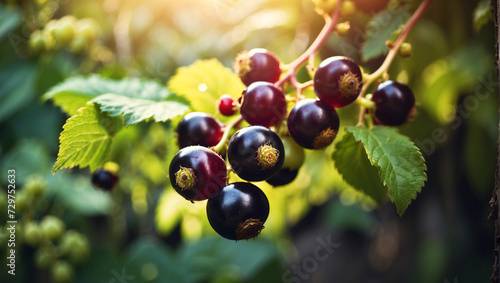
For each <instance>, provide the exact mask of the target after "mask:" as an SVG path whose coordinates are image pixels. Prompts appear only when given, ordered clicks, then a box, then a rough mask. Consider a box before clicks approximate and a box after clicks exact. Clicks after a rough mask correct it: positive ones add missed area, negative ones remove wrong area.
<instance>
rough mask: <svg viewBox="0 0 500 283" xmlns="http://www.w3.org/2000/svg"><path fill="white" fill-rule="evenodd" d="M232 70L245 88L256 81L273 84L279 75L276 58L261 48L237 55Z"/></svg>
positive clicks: (278, 65) (278, 64)
mask: <svg viewBox="0 0 500 283" xmlns="http://www.w3.org/2000/svg"><path fill="white" fill-rule="evenodd" d="M234 69H235V71H236V73H237V74H238V75H239V77H240V79H241V81H242V82H243V83H244V84H245V85H246V86H249V85H250V84H251V83H253V82H257V81H264V82H270V83H275V82H277V81H278V80H279V78H280V75H281V68H280V61H279V60H278V58H277V57H276V56H275V55H274V54H273V53H271V52H270V51H268V50H266V49H262V48H255V49H252V50H250V51H248V52H246V51H243V52H241V53H240V54H238V56H237V57H236V60H235V62H234Z"/></svg>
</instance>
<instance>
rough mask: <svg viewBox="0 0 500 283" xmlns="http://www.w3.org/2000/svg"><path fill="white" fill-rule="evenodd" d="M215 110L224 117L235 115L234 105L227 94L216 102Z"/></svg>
mask: <svg viewBox="0 0 500 283" xmlns="http://www.w3.org/2000/svg"><path fill="white" fill-rule="evenodd" d="M217 109H219V112H220V113H221V114H222V115H224V116H232V115H234V113H236V103H235V101H234V99H233V97H232V96H231V95H229V94H223V95H222V96H221V97H220V98H219V100H218V101H217Z"/></svg>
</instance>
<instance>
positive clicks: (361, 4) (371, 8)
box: [352, 0, 390, 14]
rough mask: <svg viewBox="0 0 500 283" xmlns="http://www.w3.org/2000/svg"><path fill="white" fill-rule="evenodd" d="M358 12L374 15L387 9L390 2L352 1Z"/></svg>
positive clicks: (383, 0) (376, 0)
mask: <svg viewBox="0 0 500 283" xmlns="http://www.w3.org/2000/svg"><path fill="white" fill-rule="evenodd" d="M352 1H353V2H354V4H356V8H357V9H358V10H360V11H363V12H366V13H370V14H376V13H378V12H380V11H382V10H384V9H385V8H386V7H387V4H389V1H390V0H352Z"/></svg>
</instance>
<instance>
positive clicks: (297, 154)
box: [281, 136, 305, 169]
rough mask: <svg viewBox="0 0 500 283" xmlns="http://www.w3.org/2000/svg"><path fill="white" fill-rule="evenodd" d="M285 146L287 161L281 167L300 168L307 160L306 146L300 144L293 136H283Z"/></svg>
mask: <svg viewBox="0 0 500 283" xmlns="http://www.w3.org/2000/svg"><path fill="white" fill-rule="evenodd" d="M281 141H282V142H283V146H284V148H285V161H284V162H283V166H282V167H281V168H288V169H298V168H300V167H301V166H302V164H303V163H304V160H305V153H304V148H303V147H301V146H300V145H298V144H297V143H296V142H295V141H294V140H293V138H292V137H289V136H288V137H282V138H281Z"/></svg>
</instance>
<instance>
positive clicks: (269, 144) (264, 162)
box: [169, 49, 414, 240]
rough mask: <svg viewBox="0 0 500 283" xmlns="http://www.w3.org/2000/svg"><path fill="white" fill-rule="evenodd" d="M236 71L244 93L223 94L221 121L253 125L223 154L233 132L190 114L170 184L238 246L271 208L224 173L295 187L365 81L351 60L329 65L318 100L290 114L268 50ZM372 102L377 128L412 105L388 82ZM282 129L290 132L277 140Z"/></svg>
mask: <svg viewBox="0 0 500 283" xmlns="http://www.w3.org/2000/svg"><path fill="white" fill-rule="evenodd" d="M235 71H236V72H237V73H238V75H239V77H240V78H241V80H242V82H243V83H244V84H245V85H246V88H245V90H244V91H243V93H242V95H241V97H240V98H239V99H238V100H235V99H233V98H232V97H231V96H230V95H222V96H221V98H220V99H219V101H218V104H217V106H218V111H219V112H220V113H221V114H222V115H225V116H231V115H234V114H236V113H238V112H239V114H240V115H241V118H242V119H244V120H245V121H246V122H247V123H248V124H250V125H249V126H247V127H243V128H240V129H239V130H237V131H236V132H235V133H233V135H232V137H231V139H230V140H229V143H228V144H227V147H226V141H225V140H226V139H227V137H228V135H229V131H230V130H231V129H226V128H225V125H224V124H222V123H221V122H220V121H218V120H217V119H216V118H215V117H213V116H211V115H209V114H206V113H200V112H192V113H189V114H187V115H186V116H184V117H183V119H182V120H181V121H180V122H179V124H178V126H177V139H178V145H179V147H180V150H179V152H178V153H177V154H176V155H175V156H174V158H173V159H172V161H171V163H170V167H169V177H170V181H171V184H172V186H173V188H174V189H175V190H176V191H177V192H178V193H179V194H180V195H181V196H183V197H184V198H186V199H187V200H190V201H201V200H206V199H208V202H207V216H208V220H209V222H210V224H211V226H212V227H213V228H214V230H215V231H216V232H217V233H219V234H220V235H221V236H223V237H225V238H227V239H232V240H241V239H249V238H254V237H256V236H257V235H258V234H259V233H260V231H261V230H262V228H263V227H264V222H265V221H266V219H267V217H268V214H269V202H268V200H267V198H266V196H265V194H264V193H263V192H262V190H260V189H259V188H258V187H257V186H255V185H253V184H251V183H246V182H236V183H231V184H228V179H229V178H228V171H230V172H231V171H232V172H234V173H235V174H237V175H238V177H240V178H241V179H243V180H245V181H248V182H258V181H267V182H268V183H269V184H271V185H273V186H280V185H285V184H288V183H290V182H292V181H293V180H294V179H295V177H296V176H297V174H298V170H299V168H300V166H301V165H302V163H303V162H304V148H305V149H313V150H319V149H323V148H325V147H327V146H329V145H330V144H332V142H333V141H334V139H335V137H336V136H337V132H338V130H339V124H340V122H339V116H338V114H337V112H336V110H335V109H336V108H338V107H344V106H346V105H349V104H351V103H353V102H354V101H356V99H357V98H358V96H359V94H360V92H361V88H362V86H363V75H362V72H361V69H360V68H359V66H358V65H357V64H356V63H355V62H354V61H353V60H351V59H350V58H347V57H342V56H335V57H331V58H328V59H326V60H324V61H323V62H321V64H320V65H319V66H318V68H317V69H316V71H315V75H314V78H313V86H314V91H315V93H316V95H317V96H318V98H319V99H312V98H306V99H302V100H299V101H298V102H297V103H296V104H295V105H294V106H293V108H292V109H291V111H288V103H287V99H286V96H285V94H284V92H283V90H282V88H281V87H280V84H279V83H277V82H278V81H279V79H280V76H281V72H282V69H281V64H280V61H279V59H278V58H277V57H276V56H275V55H274V54H272V53H271V52H269V51H268V50H265V49H252V50H250V51H249V52H243V53H240V54H239V55H238V56H237V58H236V60H235ZM372 101H373V103H374V104H375V105H376V108H375V111H374V113H373V114H374V115H373V117H374V119H375V121H376V122H377V123H382V124H386V125H399V124H402V123H404V122H405V121H406V120H407V118H408V116H410V115H409V114H410V112H411V109H412V108H413V106H414V97H413V93H412V92H411V90H410V89H409V88H408V87H407V86H405V85H403V84H400V83H397V82H393V81H387V82H385V83H382V84H380V85H379V86H378V88H377V89H376V90H375V92H374V94H373V96H372ZM285 123H286V125H287V130H285V131H283V130H282V131H281V132H285V133H281V134H278V133H277V132H280V131H279V130H278V129H281V128H282V127H281V125H283V124H285ZM271 128H273V129H275V130H276V131H273V130H272V129H271ZM226 132H227V133H226ZM225 134H227V135H226V137H224V136H225ZM225 158H227V161H228V163H229V165H230V166H229V168H228V166H227V165H226V161H225ZM228 169H229V170H228Z"/></svg>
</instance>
